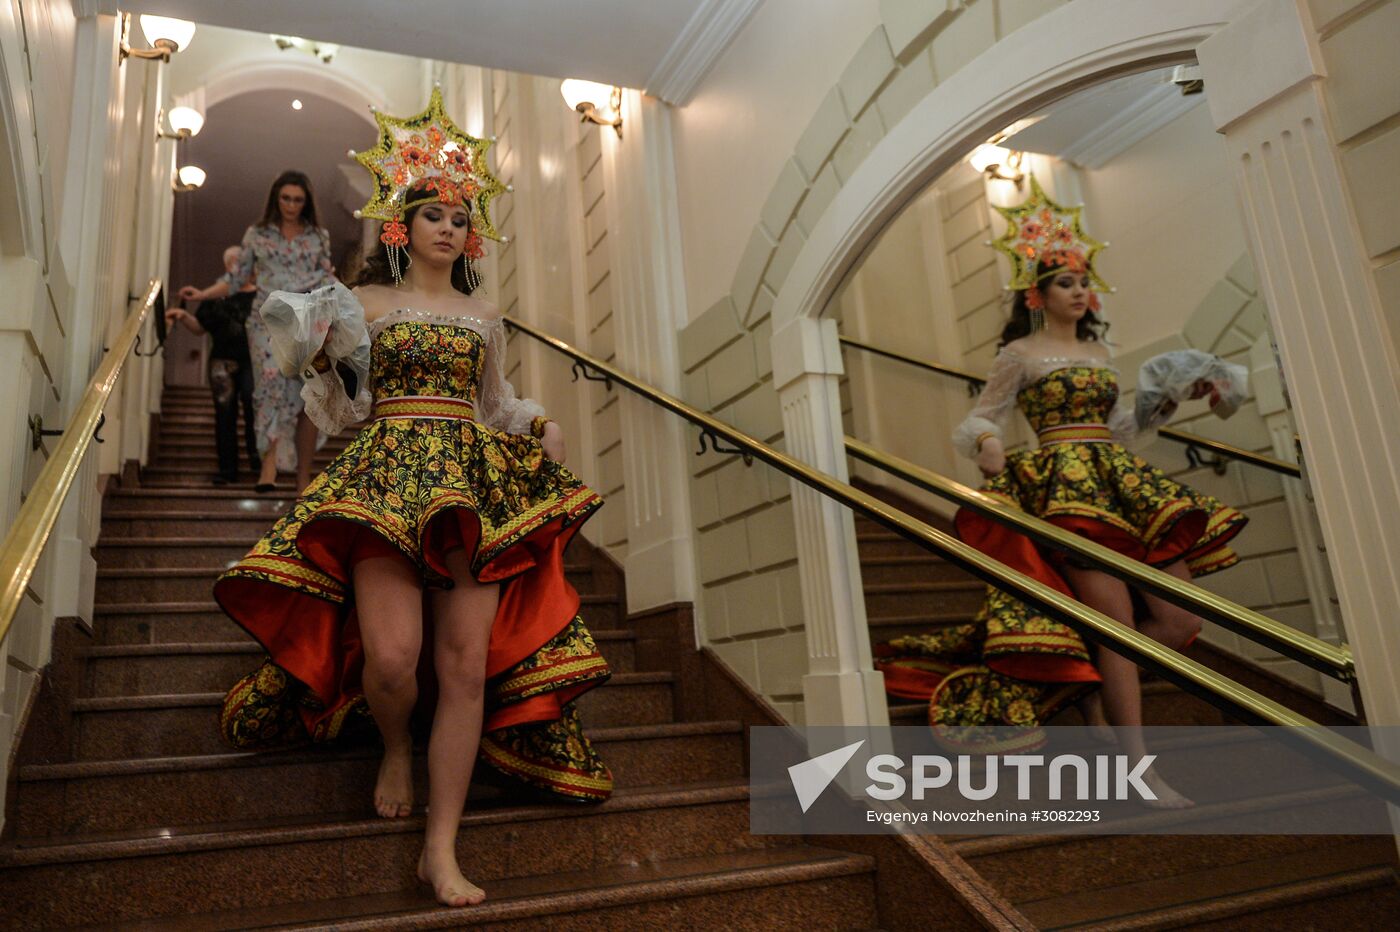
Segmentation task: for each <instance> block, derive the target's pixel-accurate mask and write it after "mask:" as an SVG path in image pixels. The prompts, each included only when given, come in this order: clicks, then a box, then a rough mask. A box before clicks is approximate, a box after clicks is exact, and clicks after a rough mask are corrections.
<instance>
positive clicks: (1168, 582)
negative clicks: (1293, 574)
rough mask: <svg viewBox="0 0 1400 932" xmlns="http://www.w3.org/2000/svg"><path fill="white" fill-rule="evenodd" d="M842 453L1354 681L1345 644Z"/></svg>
mask: <svg viewBox="0 0 1400 932" xmlns="http://www.w3.org/2000/svg"><path fill="white" fill-rule="evenodd" d="M846 452H847V453H849V454H850V455H851V456H854V457H855V458H856V459H859V460H864V461H865V462H867V463H870V464H871V465H872V466H876V467H878V468H880V469H883V470H885V471H886V472H888V473H890V474H891V475H893V476H897V477H899V478H900V479H904V480H905V481H907V482H912V483H913V484H914V485H917V486H918V487H919V488H921V489H924V490H926V491H929V492H932V493H933V494H935V495H938V496H940V497H942V498H945V499H948V500H949V501H952V502H956V503H957V504H958V505H961V506H963V507H965V508H970V509H972V510H973V511H976V512H978V513H980V514H982V515H985V516H986V517H988V518H991V519H992V520H994V521H996V522H998V523H1000V524H1005V525H1008V526H1010V527H1012V528H1015V529H1016V530H1017V531H1020V532H1021V533H1023V534H1025V535H1027V536H1028V537H1030V538H1032V539H1034V540H1035V541H1036V542H1038V543H1042V544H1047V545H1049V546H1051V547H1054V548H1056V549H1058V550H1064V551H1068V552H1070V553H1074V554H1077V555H1078V556H1081V557H1084V558H1085V559H1087V560H1089V561H1090V562H1092V563H1093V564H1094V565H1095V566H1096V567H1097V568H1098V569H1100V570H1102V571H1104V572H1106V573H1108V574H1110V575H1112V576H1116V577H1118V578H1119V579H1121V580H1123V581H1124V582H1131V583H1133V584H1134V585H1138V586H1141V587H1142V588H1144V589H1147V590H1149V591H1151V592H1152V593H1153V594H1155V595H1158V596H1161V597H1162V598H1164V599H1166V600H1167V601H1168V602H1171V603H1173V604H1174V605H1179V606H1181V607H1182V608H1185V609H1187V610H1189V611H1192V612H1195V613H1196V614H1198V615H1201V616H1202V617H1204V618H1208V619H1210V620H1211V621H1213V622H1215V623H1216V624H1218V625H1220V626H1222V627H1224V628H1228V629H1229V630H1231V631H1233V632H1235V633H1236V634H1239V635H1242V636H1243V637H1246V638H1248V639H1250V640H1252V641H1255V642H1257V643H1260V644H1263V645H1265V646H1267V647H1270V648H1273V649H1274V650H1277V651H1278V652H1279V653H1281V654H1283V655H1284V656H1286V657H1289V658H1291V659H1293V660H1297V661H1298V662H1299V663H1303V664H1306V665H1307V666H1309V667H1312V668H1313V669H1314V670H1319V671H1321V672H1323V673H1326V674H1327V675H1329V676H1332V677H1335V678H1336V679H1339V680H1342V681H1344V682H1351V681H1353V680H1355V679H1356V666H1355V664H1354V663H1353V661H1352V656H1351V649H1350V648H1349V647H1348V646H1347V645H1345V644H1341V645H1335V644H1329V643H1327V642H1326V641H1324V640H1322V639H1320V638H1317V637H1314V636H1313V635H1311V634H1307V633H1305V632H1302V631H1299V630H1297V629H1296V628H1291V627H1289V626H1288V625H1285V624H1283V623H1281V622H1279V621H1276V620H1274V619H1272V618H1269V617H1268V616H1267V615H1261V614H1259V613H1258V612H1255V611H1252V610H1250V609H1247V608H1245V607H1244V606H1242V605H1237V604H1235V603H1234V602H1231V601H1230V600H1228V599H1225V598H1222V597H1221V596H1218V595H1216V594H1215V593H1213V592H1210V591H1208V590H1206V589H1202V588H1200V587H1199V586H1195V585H1192V584H1191V583H1188V582H1185V581H1184V580H1181V579H1178V578H1177V577H1175V576H1172V575H1171V574H1170V573H1164V572H1162V571H1161V570H1159V569H1156V568H1155V567H1152V566H1149V565H1147V564H1146V563H1142V562H1140V561H1138V560H1131V559H1129V558H1127V557H1124V556H1123V555H1122V554H1120V553H1118V552H1117V551H1114V550H1112V549H1110V548H1108V547H1105V546H1103V545H1102V544H1097V543H1094V542H1093V541H1091V540H1089V539H1088V538H1087V537H1081V536H1080V535H1078V534H1075V533H1073V532H1070V531H1066V530H1064V529H1062V528H1059V527H1056V526H1055V525H1053V524H1051V523H1050V522H1048V521H1044V520H1041V519H1040V518H1037V517H1035V516H1034V515H1029V514H1027V513H1025V512H1024V511H1020V510H1018V509H1016V508H1012V507H1010V506H1008V505H1003V504H1002V503H1001V502H999V501H997V500H996V499H994V498H992V497H991V496H989V495H984V494H983V493H981V492H978V491H977V490H975V489H972V488H970V487H968V486H965V485H963V484H962V483H961V482H958V481H956V480H954V479H950V478H948V477H947V476H943V475H940V474H938V473H936V472H933V471H932V470H929V469H925V468H924V467H922V466H917V465H915V464H914V463H911V462H909V461H908V460H904V459H901V458H899V457H897V456H894V455H893V454H890V453H885V452H882V451H880V450H877V449H875V448H874V447H872V446H870V445H869V444H867V443H863V442H861V441H859V440H857V439H856V438H854V437H847V438H846Z"/></svg>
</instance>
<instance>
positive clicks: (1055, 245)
mask: <svg viewBox="0 0 1400 932" xmlns="http://www.w3.org/2000/svg"><path fill="white" fill-rule="evenodd" d="M1029 177H1030V188H1031V193H1030V197H1028V198H1026V200H1025V202H1024V203H1022V204H1019V205H1017V206H1015V207H997V208H996V211H997V213H999V214H1001V215H1002V216H1003V217H1005V218H1006V222H1007V227H1006V232H1005V233H1003V234H1002V235H1001V237H1000V238H999V239H996V240H993V241H992V243H991V245H992V246H994V247H996V248H997V249H999V250H1001V251H1002V252H1004V253H1006V255H1007V256H1008V257H1009V258H1010V259H1011V281H1009V282H1008V283H1007V285H1006V287H1007V288H1008V289H1010V290H1012V291H1025V292H1026V306H1027V307H1029V308H1030V310H1031V312H1032V329H1039V327H1037V326H1036V323H1037V319H1038V320H1039V323H1040V325H1041V326H1043V325H1044V309H1045V297H1044V295H1042V294H1041V292H1040V282H1041V281H1042V280H1043V279H1045V278H1049V277H1051V276H1052V275H1056V274H1058V273H1059V272H1060V271H1061V270H1064V269H1068V270H1069V271H1071V272H1074V273H1076V274H1080V273H1082V274H1084V275H1088V276H1089V287H1090V289H1091V290H1092V291H1094V292H1108V291H1112V290H1113V289H1112V288H1110V287H1109V285H1108V283H1107V282H1105V281H1104V280H1103V279H1102V278H1100V277H1099V274H1098V272H1096V271H1094V256H1096V255H1097V254H1098V251H1099V250H1100V249H1102V248H1104V246H1106V245H1108V244H1107V243H1101V242H1099V241H1098V240H1096V239H1094V238H1093V237H1091V236H1090V235H1089V234H1087V233H1085V232H1084V226H1083V224H1082V222H1081V219H1080V215H1081V214H1082V213H1083V211H1084V208H1083V206H1082V205H1081V206H1079V207H1065V206H1062V205H1060V204H1056V203H1055V202H1054V201H1052V200H1051V199H1050V197H1049V195H1047V194H1046V193H1045V191H1044V189H1043V188H1041V186H1040V183H1039V182H1038V181H1036V180H1035V175H1031V176H1029ZM1041 266H1044V267H1045V271H1044V272H1038V271H1037V270H1038V269H1039V268H1040V267H1041ZM1089 308H1090V309H1091V310H1093V311H1098V310H1099V298H1098V295H1097V294H1091V295H1090V296H1089Z"/></svg>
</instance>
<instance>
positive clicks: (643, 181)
mask: <svg viewBox="0 0 1400 932" xmlns="http://www.w3.org/2000/svg"><path fill="white" fill-rule="evenodd" d="M670 118H671V114H670V109H669V108H668V106H667V105H666V104H663V103H661V102H660V101H657V100H655V99H651V98H647V97H644V96H642V95H641V94H640V93H638V92H636V91H627V92H626V93H625V94H624V99H623V120H624V122H623V128H624V136H623V138H621V139H619V138H617V136H616V135H615V134H614V133H612V132H611V131H604V133H603V147H602V148H603V153H602V159H603V165H602V168H603V173H604V174H603V186H604V189H605V190H606V191H607V192H608V194H607V198H606V200H605V208H606V210H607V221H608V240H609V242H610V243H611V244H613V245H612V247H611V252H610V254H609V258H610V260H611V262H612V271H611V273H610V275H611V277H612V280H613V301H614V303H613V315H614V327H615V332H616V338H617V361H618V365H619V368H621V369H623V370H624V371H626V372H629V373H632V374H634V375H636V376H637V377H638V378H640V379H642V380H644V381H646V382H649V383H651V384H652V385H655V386H656V387H657V388H660V389H661V390H662V391H665V392H668V393H670V394H673V395H679V394H680V383H681V364H680V353H679V348H678V346H677V343H676V332H677V331H678V330H679V329H680V327H681V325H682V322H683V321H684V320H685V319H686V313H685V278H684V260H683V258H682V255H681V242H680V222H679V217H678V215H677V201H676V189H675V174H676V173H675V158H674V153H673V151H672V147H671V119H670ZM620 403H621V406H622V409H621V419H622V469H623V481H624V483H625V485H626V488H627V511H628V513H627V607H628V609H629V610H631V611H634V612H635V611H641V610H644V609H648V608H655V607H657V606H661V605H667V604H669V603H672V602H692V601H694V600H695V597H696V584H695V555H694V546H693V539H692V530H691V521H690V497H689V495H687V494H686V489H687V488H688V487H689V481H690V480H689V475H688V473H687V470H686V461H687V454H686V450H687V446H686V443H687V436H688V433H687V426H686V424H685V422H683V421H682V420H681V419H680V418H678V417H676V416H675V415H673V414H671V413H669V412H667V411H663V410H661V409H660V408H658V407H656V406H655V405H653V404H651V403H650V402H648V401H646V400H644V399H642V398H639V397H637V396H636V395H633V394H632V393H630V392H625V391H624V392H623V393H622V395H621V398H620Z"/></svg>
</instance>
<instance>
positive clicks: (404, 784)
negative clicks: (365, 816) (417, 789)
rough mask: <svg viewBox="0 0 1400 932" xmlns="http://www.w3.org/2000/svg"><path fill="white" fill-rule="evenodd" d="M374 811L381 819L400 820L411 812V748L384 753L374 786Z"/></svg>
mask: <svg viewBox="0 0 1400 932" xmlns="http://www.w3.org/2000/svg"><path fill="white" fill-rule="evenodd" d="M374 811H375V812H377V813H379V815H380V817H381V818H385V819H402V818H403V817H405V816H407V815H408V814H409V813H410V812H412V811H413V748H412V746H411V745H410V746H408V747H405V748H404V750H402V751H390V750H387V749H386V750H385V751H384V759H383V760H382V761H380V762H379V779H378V780H376V781H375V784H374Z"/></svg>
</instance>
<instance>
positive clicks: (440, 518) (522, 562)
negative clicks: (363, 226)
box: [214, 298, 612, 800]
mask: <svg viewBox="0 0 1400 932" xmlns="http://www.w3.org/2000/svg"><path fill="white" fill-rule="evenodd" d="M277 299H279V298H274V300H277ZM504 329H505V328H504V326H503V324H502V323H501V321H500V320H499V319H495V320H479V319H477V318H472V317H441V316H436V315H433V314H427V313H422V312H418V311H414V310H408V309H405V310H400V311H395V312H393V313H391V314H389V315H386V316H385V317H382V318H380V319H378V320H376V321H374V323H373V324H372V325H371V326H370V337H371V343H370V389H371V391H370V394H372V397H373V410H372V420H371V421H370V423H369V424H368V426H366V427H365V428H364V429H363V430H361V431H360V433H359V434H358V435H357V436H356V437H355V438H354V439H353V440H352V441H351V442H350V444H349V445H348V446H347V447H346V448H345V451H344V452H343V453H341V454H340V455H339V456H338V457H336V459H335V460H334V461H333V462H332V463H331V464H330V465H329V466H328V467H327V468H326V470H325V471H324V472H323V473H321V474H320V475H319V476H317V477H316V478H315V479H314V480H313V481H312V483H311V485H310V486H309V487H308V488H307V490H306V492H305V493H303V495H302V497H301V498H300V499H299V500H298V501H297V502H296V504H295V505H293V506H292V509H291V510H290V511H289V512H287V514H285V515H284V516H283V517H282V518H281V519H280V520H279V521H278V522H277V523H276V524H275V525H274V526H273V528H272V530H271V531H270V532H269V533H268V534H267V536H265V537H264V538H263V539H262V540H260V541H259V542H258V543H257V544H256V545H255V546H254V547H253V549H252V551H251V552H250V553H249V554H248V555H247V556H246V557H244V558H243V559H242V560H241V561H240V562H239V563H238V564H237V565H236V566H234V567H233V568H232V569H230V570H229V571H228V572H226V573H225V574H223V576H221V577H220V578H219V580H218V581H217V582H216V583H215V586H214V596H215V598H216V599H217V600H218V602H219V604H220V605H221V606H222V607H223V609H224V610H225V611H226V612H228V614H229V615H230V616H231V617H232V618H233V619H234V620H235V621H237V622H238V623H239V624H240V625H241V626H243V627H244V628H245V629H246V630H247V631H248V632H249V633H250V634H251V635H252V636H253V637H254V638H256V639H257V640H258V641H259V643H261V644H262V645H263V646H264V647H265V648H266V649H267V651H268V654H269V657H268V660H267V661H266V662H265V663H264V664H263V666H262V667H261V668H260V669H258V670H256V671H254V672H253V673H251V674H249V675H248V676H246V677H244V678H243V679H242V680H240V681H239V682H238V683H237V684H235V685H234V687H233V688H232V689H231V690H230V691H229V693H228V695H227V697H226V699H225V702H224V707H223V712H222V714H221V720H220V723H221V727H222V733H223V736H224V739H225V740H226V741H227V742H228V743H230V744H231V745H233V746H234V747H238V748H242V749H249V750H251V749H263V748H275V747H286V746H289V745H295V744H299V743H304V742H307V741H326V740H330V739H333V738H336V737H338V736H340V735H342V734H344V733H346V732H348V731H353V730H355V729H356V726H364V725H368V724H369V723H370V721H371V720H370V718H369V710H368V707H367V704H366V702H365V698H364V691H363V689H362V687H361V685H360V674H361V671H362V670H363V667H364V654H363V649H362V647H361V643H360V636H359V626H358V620H357V618H356V614H355V603H354V588H353V585H352V579H351V576H352V572H353V566H352V561H353V557H354V555H355V554H356V553H357V552H362V551H361V550H360V548H361V546H362V545H363V544H364V543H366V538H369V543H371V544H372V545H373V546H375V547H377V548H379V549H380V550H382V549H384V548H391V549H392V550H395V551H397V552H399V553H400V554H402V555H403V556H405V557H407V558H408V559H409V560H410V561H411V562H412V563H413V564H414V565H415V566H417V567H418V570H419V572H420V573H421V574H422V579H423V582H424V585H425V586H427V587H434V586H438V587H448V586H451V585H452V582H451V579H450V577H449V573H448V569H447V563H446V554H447V553H448V552H449V551H450V550H453V549H455V548H458V547H461V548H464V549H465V551H466V554H467V557H468V558H469V561H470V565H471V571H472V573H473V574H474V575H475V577H476V578H477V579H478V580H479V581H481V582H491V583H499V584H500V586H501V591H500V601H499V607H498V609H497V613H496V618H495V621H494V623H493V625H492V628H491V639H490V644H489V647H488V654H487V671H486V672H487V676H488V681H487V696H486V700H487V708H486V720H485V723H484V727H483V735H482V741H481V758H482V760H484V761H485V762H486V763H488V764H490V765H491V766H492V768H493V769H494V770H495V771H497V772H499V773H500V774H503V775H506V776H508V777H511V778H515V779H517V780H519V781H523V782H524V783H525V784H527V785H529V786H531V787H533V788H534V789H536V790H541V791H544V792H546V793H549V794H552V795H554V796H557V797H559V798H562V799H572V800H599V799H605V798H607V797H608V795H609V794H610V793H611V789H612V776H611V774H610V773H609V771H608V769H607V767H606V766H605V765H604V764H603V763H602V762H601V761H600V760H599V759H598V757H597V755H596V754H595V753H594V751H593V749H592V747H591V745H590V744H589V742H588V740H587V739H586V738H585V737H584V736H583V732H582V729H581V725H580V723H579V718H578V714H577V712H576V711H575V709H574V704H573V703H574V700H575V699H576V698H577V697H578V696H579V695H581V694H582V693H583V692H585V691H587V690H588V689H590V688H592V687H593V686H596V685H598V684H599V683H601V682H603V681H604V680H606V679H607V678H608V676H609V675H610V670H609V668H608V664H607V661H606V660H604V659H603V657H602V655H601V654H600V653H599V651H598V647H597V644H596V643H595V642H594V639H593V637H592V636H591V635H590V634H589V632H588V629H587V627H586V626H585V625H584V623H583V620H582V619H581V618H580V617H579V616H578V608H579V601H580V600H579V596H578V593H577V592H576V591H575V590H574V588H573V587H572V586H571V585H570V584H569V583H568V581H567V580H566V579H565V576H564V562H563V561H564V557H563V554H564V548H565V546H566V545H567V544H568V542H569V540H570V539H572V537H573V535H574V534H575V533H576V532H577V531H578V529H579V528H580V527H581V526H582V523H583V521H584V520H586V519H587V518H588V517H589V516H590V515H591V514H592V513H593V512H594V511H595V510H597V509H598V508H599V507H600V506H601V505H602V499H601V498H600V497H599V496H598V495H597V493H595V492H593V491H592V490H591V489H589V488H588V487H587V486H585V485H583V483H581V482H580V481H579V480H578V479H577V478H575V477H574V475H573V474H572V473H571V472H570V471H569V470H568V469H567V468H565V467H564V466H562V465H561V464H559V463H556V462H554V461H553V460H550V459H548V458H547V457H545V455H544V452H543V450H542V448H541V446H540V441H539V440H538V439H537V438H538V436H539V435H540V433H541V432H542V430H543V424H544V417H543V412H542V410H541V409H540V407H539V406H538V405H537V404H535V403H534V402H533V401H529V400H528V399H521V398H517V397H516V396H515V392H514V389H513V388H512V387H511V385H510V383H509V382H508V381H507V380H506V379H505V375H504V366H503V362H502V360H503V359H504V355H505V338H504ZM318 378H325V379H327V380H329V381H331V382H334V383H335V384H334V386H333V387H334V388H335V391H334V392H328V393H325V394H323V395H321V396H320V397H323V398H325V399H326V400H327V404H326V406H325V407H320V406H319V405H318V409H317V410H316V411H315V412H314V413H315V415H316V417H317V420H318V423H322V424H326V423H328V422H332V421H343V422H345V423H346V424H348V423H350V422H352V421H354V420H358V419H359V418H360V417H362V416H363V414H364V413H365V412H361V411H358V410H356V409H355V407H356V405H355V404H352V403H349V402H348V401H347V396H346V394H345V392H344V389H343V387H342V386H341V385H340V382H339V376H338V375H337V374H336V371H335V370H334V369H331V370H330V371H329V372H328V373H325V374H324V375H322V376H319V377H318ZM357 397H358V393H357ZM425 609H426V605H425ZM425 621H430V619H429V618H428V613H427V612H426V610H425ZM431 645H432V639H431V638H424V653H425V654H426V653H427V652H429V651H430V650H431ZM420 670H421V671H422V672H421V673H420V679H421V678H422V677H431V671H432V670H433V665H432V663H431V662H430V661H429V660H428V659H427V658H426V657H425V659H424V661H423V662H422V664H421V665H420ZM423 686H424V688H423V690H422V694H423V695H424V696H431V695H432V693H433V689H432V686H431V683H430V682H428V681H426V680H425V681H424V683H423Z"/></svg>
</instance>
